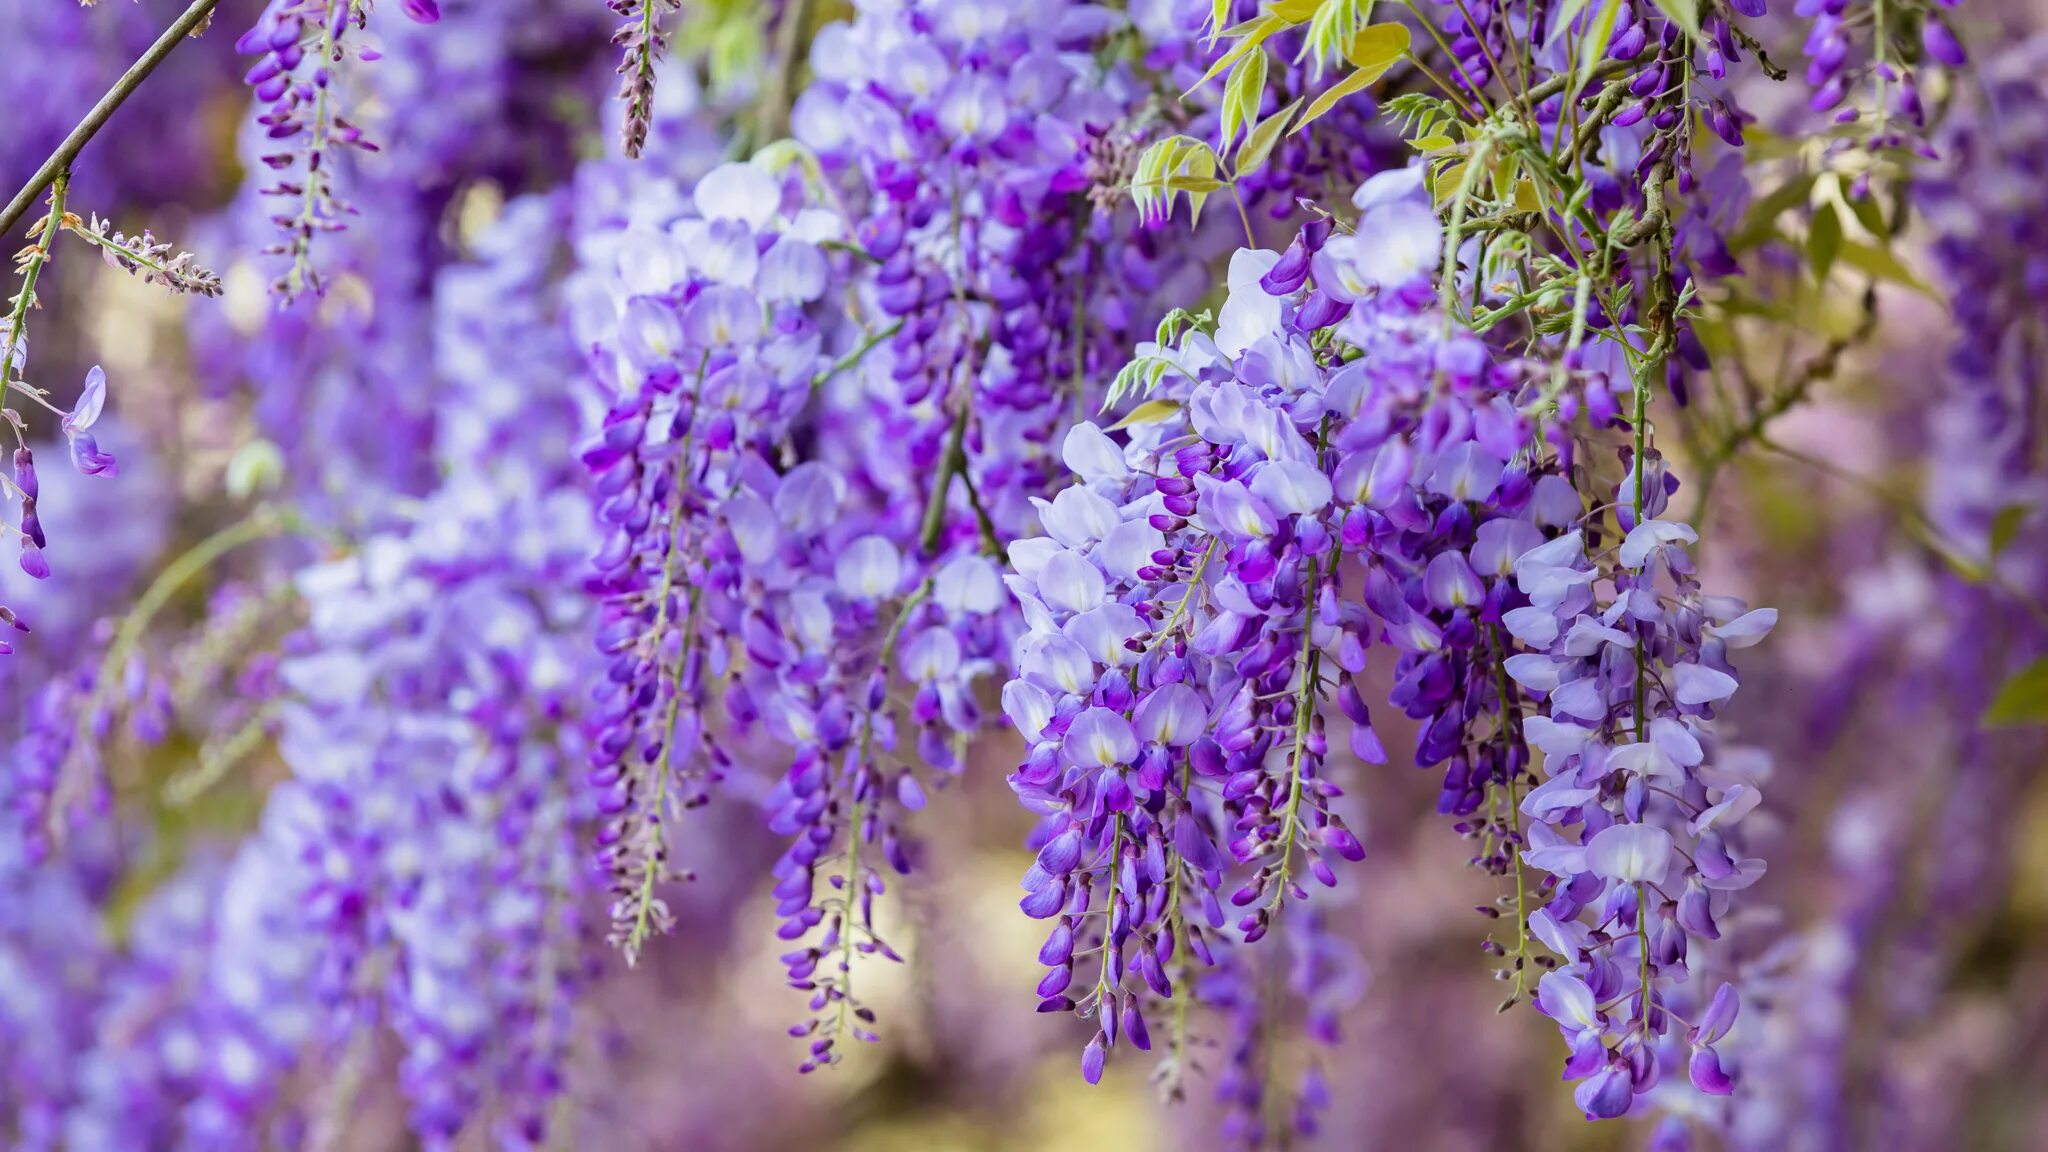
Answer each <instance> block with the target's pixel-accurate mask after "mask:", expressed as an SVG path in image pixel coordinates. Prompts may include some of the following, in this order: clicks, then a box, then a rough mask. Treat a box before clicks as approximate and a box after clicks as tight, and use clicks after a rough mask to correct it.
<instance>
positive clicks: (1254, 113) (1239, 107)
mask: <svg viewBox="0 0 2048 1152" xmlns="http://www.w3.org/2000/svg"><path fill="white" fill-rule="evenodd" d="M1265 96H1266V54H1265V53H1264V52H1255V53H1253V54H1252V55H1250V56H1247V57H1245V60H1244V63H1242V64H1239V65H1238V66H1237V67H1236V68H1235V69H1233V70H1232V71H1231V73H1230V80H1229V81H1228V82H1227V83H1225V84H1224V86H1223V141H1224V144H1225V145H1226V146H1227V145H1228V144H1229V143H1230V142H1231V141H1232V140H1235V139H1236V138H1237V130H1238V129H1239V128H1240V127H1244V128H1251V127H1253V126H1254V125H1256V124H1257V123H1258V119H1259V102H1260V101H1261V100H1263V99H1265Z"/></svg>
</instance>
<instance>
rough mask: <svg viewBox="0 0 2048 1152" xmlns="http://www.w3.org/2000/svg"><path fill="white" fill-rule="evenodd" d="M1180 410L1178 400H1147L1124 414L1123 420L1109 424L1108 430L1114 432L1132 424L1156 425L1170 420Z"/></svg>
mask: <svg viewBox="0 0 2048 1152" xmlns="http://www.w3.org/2000/svg"><path fill="white" fill-rule="evenodd" d="M1180 408H1181V405H1180V401H1178V400H1147V401H1145V402H1144V403H1143V404H1140V405H1138V406H1137V407H1136V408H1133V409H1131V410H1130V411H1129V412H1126V413H1124V418H1123V419H1121V420H1118V421H1117V422H1116V423H1114V424H1111V425H1110V426H1109V430H1110V431H1111V432H1115V431H1117V430H1119V429H1122V428H1129V427H1130V426H1132V425H1133V424H1157V423H1159V422H1160V421H1161V420H1167V419H1171V418H1172V416H1173V414H1174V413H1176V412H1179V411H1180Z"/></svg>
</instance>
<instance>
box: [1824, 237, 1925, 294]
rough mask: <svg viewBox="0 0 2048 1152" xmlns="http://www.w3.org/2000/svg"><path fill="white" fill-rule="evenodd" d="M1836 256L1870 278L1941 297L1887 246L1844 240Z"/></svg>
mask: <svg viewBox="0 0 2048 1152" xmlns="http://www.w3.org/2000/svg"><path fill="white" fill-rule="evenodd" d="M1836 258H1837V259H1838V260H1839V261H1840V262H1841V263H1843V264H1847V265H1848V266H1849V267H1851V268H1854V269H1856V270H1857V271H1858V272H1861V273H1863V274H1864V275H1866V276H1869V277H1871V278H1872V279H1876V280H1885V281H1889V282H1891V283H1893V284H1898V285H1901V286H1903V287H1906V288H1911V289H1912V290H1913V291H1915V292H1918V293H1920V294H1922V295H1924V296H1926V297H1927V298H1928V299H1930V300H1940V299H1941V293H1939V292H1936V291H1935V290H1934V289H1933V288H1930V287H1928V285H1927V282H1926V281H1925V280H1922V279H1920V277H1918V276H1916V275H1914V274H1913V270H1912V269H1911V268H1908V267H1907V266H1906V264H1905V262H1904V261H1903V260H1900V259H1899V257H1898V254H1897V253H1895V252H1893V251H1892V250H1891V249H1889V248H1880V247H1878V246H1877V245H1875V244H1865V243H1863V242H1862V241H1860V240H1844V241H1842V250H1841V252H1840V253H1839V254H1837V257H1836Z"/></svg>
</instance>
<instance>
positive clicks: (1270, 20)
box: [1181, 16, 1287, 100]
mask: <svg viewBox="0 0 2048 1152" xmlns="http://www.w3.org/2000/svg"><path fill="white" fill-rule="evenodd" d="M1238 27H1239V28H1244V29H1246V31H1245V34H1244V39H1242V40H1239V41H1238V42H1237V43H1235V44H1233V45H1231V46H1230V51H1228V52H1225V53H1224V54H1223V55H1221V56H1218V57H1217V58H1216V62H1215V63H1214V64H1211V65H1209V70H1208V71H1207V72H1204V73H1203V74H1202V78H1201V79H1200V80H1197V81H1195V83H1194V87H1193V88H1189V89H1188V90H1187V91H1186V92H1183V93H1181V99H1183V100H1185V99H1187V98H1188V97H1190V96H1192V95H1194V94H1195V89H1196V88H1200V87H1201V86H1202V85H1204V84H1207V83H1208V82H1209V81H1211V80H1214V79H1215V78H1216V77H1217V76H1218V75H1220V74H1221V73H1222V72H1223V70H1224V69H1226V68H1229V67H1230V66H1231V65H1233V64H1236V63H1237V62H1238V61H1239V60H1242V59H1243V58H1244V54H1245V53H1247V52H1250V51H1251V50H1252V49H1254V48H1257V47H1258V46H1259V45H1261V44H1264V43H1265V42H1266V38H1267V37H1269V36H1271V35H1272V34H1273V33H1275V32H1278V31H1280V30H1281V29H1282V28H1285V27H1287V22H1286V21H1285V20H1281V19H1279V18H1277V17H1274V16H1261V17H1259V18H1258V19H1256V20H1251V21H1247V22H1246V23H1245V24H1240V25H1238ZM1231 31H1236V29H1232V30H1231ZM1228 34H1229V33H1225V35H1228Z"/></svg>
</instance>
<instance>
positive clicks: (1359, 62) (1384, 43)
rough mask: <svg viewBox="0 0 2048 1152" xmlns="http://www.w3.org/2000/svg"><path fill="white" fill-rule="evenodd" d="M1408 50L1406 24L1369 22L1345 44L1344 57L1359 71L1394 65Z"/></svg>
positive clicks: (1380, 68) (1382, 68) (1383, 70)
mask: <svg viewBox="0 0 2048 1152" xmlns="http://www.w3.org/2000/svg"><path fill="white" fill-rule="evenodd" d="M1406 51H1408V28H1407V26H1406V25H1404V24H1368V25H1366V26H1365V27H1363V28H1360V29H1359V30H1358V34H1357V35H1356V36H1353V37H1352V38H1351V43H1349V44H1346V45H1345V46H1344V58H1345V59H1346V60H1349V61H1351V66H1352V67H1353V68H1356V69H1358V70H1359V71H1361V72H1363V71H1367V70H1369V69H1373V68H1377V69H1379V70H1380V71H1381V72H1385V71H1386V70H1387V69H1388V68H1391V67H1393V65H1394V61H1396V60H1399V59H1400V58H1401V53H1403V52H1406Z"/></svg>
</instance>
